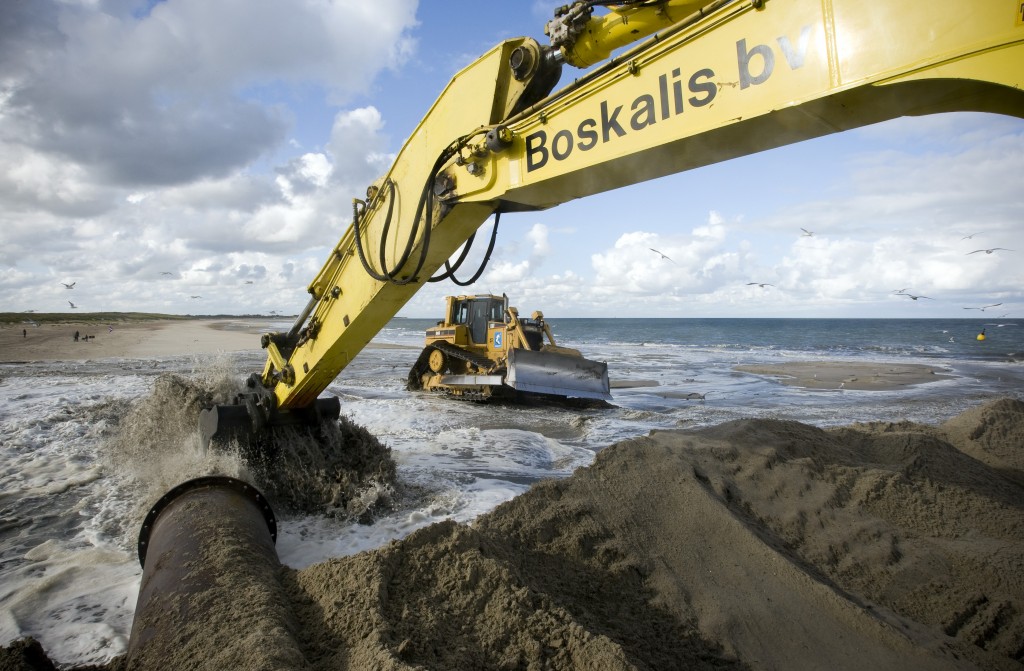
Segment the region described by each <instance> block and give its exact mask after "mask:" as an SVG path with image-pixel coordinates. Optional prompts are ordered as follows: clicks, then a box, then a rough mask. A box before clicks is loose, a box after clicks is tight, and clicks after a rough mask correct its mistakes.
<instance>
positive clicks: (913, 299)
mask: <svg viewBox="0 0 1024 671" xmlns="http://www.w3.org/2000/svg"><path fill="white" fill-rule="evenodd" d="M900 296H906V297H907V298H909V299H910V300H912V301H916V300H917V299H918V298H928V296H915V295H913V294H900ZM928 300H930V301H933V300H935V299H934V298H928Z"/></svg>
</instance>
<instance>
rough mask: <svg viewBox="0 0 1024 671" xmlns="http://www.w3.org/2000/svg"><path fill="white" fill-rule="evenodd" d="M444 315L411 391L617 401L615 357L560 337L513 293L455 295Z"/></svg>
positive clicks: (412, 374) (412, 377)
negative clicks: (523, 310) (600, 356)
mask: <svg viewBox="0 0 1024 671" xmlns="http://www.w3.org/2000/svg"><path fill="white" fill-rule="evenodd" d="M445 302H446V310H445V316H444V319H442V320H440V321H438V322H437V324H436V325H435V326H432V327H430V328H428V329H427V331H426V343H425V346H424V348H423V351H422V352H421V353H420V356H419V358H417V359H416V363H415V364H413V367H412V369H411V370H410V371H409V379H408V385H407V387H408V388H409V389H410V390H421V389H422V390H427V391H433V392H441V393H444V394H447V395H450V396H454V397H457V398H460V399H464V400H476V401H484V400H488V399H491V398H495V399H499V398H500V399H515V400H530V399H540V398H548V399H600V400H610V399H611V394H610V393H609V383H608V364H607V363H605V362H603V361H591V360H589V359H586V358H584V356H583V355H582V354H580V352H579V351H578V350H575V349H572V348H569V347H560V346H559V345H558V344H556V343H555V338H554V336H553V335H552V333H551V327H550V326H548V324H547V322H545V321H544V315H543V313H541V312H540V311H539V310H538V311H536V312H534V313H533V314H532V315H531V316H530V317H529V318H528V319H527V318H523V317H520V316H519V311H518V310H517V309H516V308H514V307H510V306H509V303H508V297H507V296H504V295H502V296H493V295H482V296H448V297H447V298H446V299H445Z"/></svg>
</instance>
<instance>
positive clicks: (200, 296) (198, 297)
mask: <svg viewBox="0 0 1024 671" xmlns="http://www.w3.org/2000/svg"><path fill="white" fill-rule="evenodd" d="M189 298H202V296H189Z"/></svg>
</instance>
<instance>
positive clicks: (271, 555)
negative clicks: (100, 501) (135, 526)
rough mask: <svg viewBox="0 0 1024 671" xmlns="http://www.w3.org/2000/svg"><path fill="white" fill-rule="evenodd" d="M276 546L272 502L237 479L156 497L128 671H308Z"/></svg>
mask: <svg viewBox="0 0 1024 671" xmlns="http://www.w3.org/2000/svg"><path fill="white" fill-rule="evenodd" d="M276 539H277V522H276V520H275V517H274V512H273V510H272V509H271V507H270V505H269V503H268V502H267V500H266V498H264V496H263V495H262V494H261V493H260V492H259V491H258V490H257V489H256V488H255V487H253V486H252V485H250V484H248V483H246V482H243V481H242V480H238V479H235V478H230V477H226V476H209V477H203V478H197V479H195V480H189V481H188V482H185V483H182V484H180V485H178V486H177V487H175V488H174V489H172V490H170V491H169V492H167V493H166V494H165V495H164V496H162V497H161V498H160V500H159V501H157V502H156V504H154V505H153V507H152V508H151V509H150V511H149V513H148V514H147V515H146V519H145V521H144V522H143V525H142V529H141V530H140V532H139V546H138V548H139V562H140V563H141V564H142V569H143V570H142V583H141V586H140V588H139V598H138V602H137V604H136V606H135V619H134V621H133V623H132V632H131V637H130V639H129V643H128V651H127V665H128V668H129V669H133V670H135V669H139V670H143V669H186V668H187V669H242V668H261V669H263V668H267V669H269V668H273V669H302V668H306V667H307V663H306V660H305V659H304V657H303V655H302V652H301V650H300V649H299V646H298V644H297V643H296V640H295V632H296V624H295V621H294V616H293V614H292V612H291V609H290V606H289V602H288V599H287V598H286V595H285V593H284V587H283V585H282V583H281V574H282V570H283V569H282V567H281V564H280V562H279V560H278V557H277V551H276V549H275V547H274V545H275V541H276Z"/></svg>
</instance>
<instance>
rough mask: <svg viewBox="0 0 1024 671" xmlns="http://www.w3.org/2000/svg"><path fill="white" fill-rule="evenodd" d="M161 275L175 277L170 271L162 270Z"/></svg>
mask: <svg viewBox="0 0 1024 671" xmlns="http://www.w3.org/2000/svg"><path fill="white" fill-rule="evenodd" d="M160 274H161V275H173V274H174V273H172V272H169V271H167V270H161V271H160Z"/></svg>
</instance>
